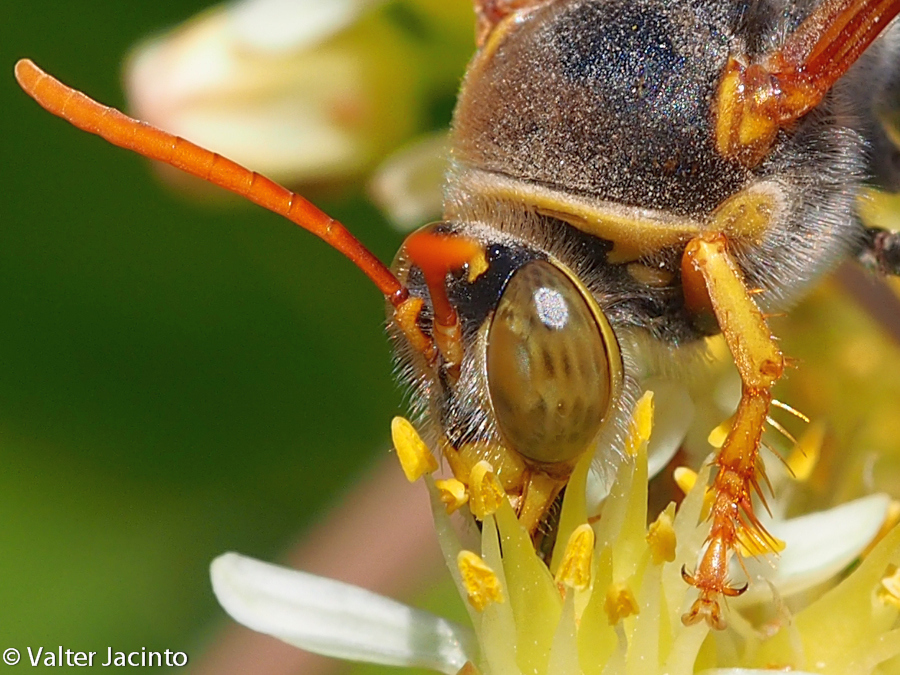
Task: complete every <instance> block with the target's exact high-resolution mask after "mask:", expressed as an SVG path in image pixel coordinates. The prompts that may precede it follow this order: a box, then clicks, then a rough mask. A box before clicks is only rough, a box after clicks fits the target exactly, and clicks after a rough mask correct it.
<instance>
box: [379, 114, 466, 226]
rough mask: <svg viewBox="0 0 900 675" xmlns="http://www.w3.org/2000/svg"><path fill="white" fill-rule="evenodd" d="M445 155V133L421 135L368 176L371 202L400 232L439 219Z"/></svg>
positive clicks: (446, 151)
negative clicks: (373, 202)
mask: <svg viewBox="0 0 900 675" xmlns="http://www.w3.org/2000/svg"><path fill="white" fill-rule="evenodd" d="M449 155H450V140H449V138H448V133H447V132H446V131H441V132H437V133H433V134H429V135H427V136H421V137H419V138H417V139H416V140H414V141H413V142H412V143H409V144H408V145H406V146H405V147H403V148H401V149H400V150H398V151H397V152H395V153H393V154H392V155H391V156H390V157H388V158H387V159H386V160H385V161H384V162H382V164H381V166H379V167H378V169H377V171H376V172H375V175H374V176H372V180H371V181H370V182H369V192H370V193H371V195H372V199H373V200H374V201H375V203H376V204H378V206H379V208H381V210H382V211H384V212H385V214H386V215H387V216H388V218H390V219H391V222H392V224H393V225H394V226H395V227H396V228H397V229H398V230H399V231H400V232H412V231H413V230H414V229H415V228H417V227H419V226H421V225H424V224H425V223H427V222H429V221H431V220H437V219H438V218H440V216H441V207H442V204H443V200H444V194H443V187H444V175H445V174H446V172H447V163H448V157H449Z"/></svg>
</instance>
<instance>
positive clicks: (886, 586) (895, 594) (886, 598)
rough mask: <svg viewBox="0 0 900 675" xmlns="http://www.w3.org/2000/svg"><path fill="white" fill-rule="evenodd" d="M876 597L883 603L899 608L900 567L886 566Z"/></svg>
mask: <svg viewBox="0 0 900 675" xmlns="http://www.w3.org/2000/svg"><path fill="white" fill-rule="evenodd" d="M878 598H879V599H880V600H881V601H882V602H883V603H885V604H887V605H893V606H894V607H896V608H897V609H900V567H897V566H896V565H890V566H889V567H888V570H887V573H886V574H885V575H884V578H883V579H882V580H881V588H879V589H878Z"/></svg>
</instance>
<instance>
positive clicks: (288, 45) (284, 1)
mask: <svg viewBox="0 0 900 675" xmlns="http://www.w3.org/2000/svg"><path fill="white" fill-rule="evenodd" d="M381 1H382V0H244V1H243V2H239V3H237V4H235V5H233V6H232V7H230V8H229V16H230V18H231V25H232V30H233V31H234V34H235V36H236V37H237V39H238V40H240V41H241V42H243V43H244V44H245V46H247V47H250V48H253V49H258V50H260V51H270V52H278V51H287V50H291V51H294V50H298V49H304V48H306V47H309V46H310V45H313V44H316V43H317V42H319V41H321V40H325V39H326V38H329V37H331V36H332V35H334V34H335V33H337V32H338V31H340V30H341V29H342V28H344V27H346V26H348V25H350V24H351V23H353V22H354V21H355V20H356V19H357V18H358V17H359V15H360V14H362V13H363V12H364V11H365V10H366V9H369V8H370V7H373V6H375V5H377V4H380V2H381Z"/></svg>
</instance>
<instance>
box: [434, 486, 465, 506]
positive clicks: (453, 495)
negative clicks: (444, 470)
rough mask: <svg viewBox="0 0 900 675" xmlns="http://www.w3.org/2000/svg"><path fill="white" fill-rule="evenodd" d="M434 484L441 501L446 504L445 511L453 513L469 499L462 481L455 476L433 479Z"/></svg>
mask: <svg viewBox="0 0 900 675" xmlns="http://www.w3.org/2000/svg"><path fill="white" fill-rule="evenodd" d="M434 486H435V487H436V488H437V489H438V492H440V495H441V501H442V502H443V503H444V504H445V505H446V506H447V513H453V512H454V511H456V510H457V509H458V508H460V507H461V506H462V505H463V504H465V503H466V502H467V501H469V493H468V492H466V486H465V485H463V483H462V481H458V480H456V479H455V478H448V479H446V480H436V481H434Z"/></svg>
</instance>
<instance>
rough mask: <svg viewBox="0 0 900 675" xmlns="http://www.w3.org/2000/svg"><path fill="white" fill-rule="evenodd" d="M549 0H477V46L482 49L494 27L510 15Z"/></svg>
mask: <svg viewBox="0 0 900 675" xmlns="http://www.w3.org/2000/svg"><path fill="white" fill-rule="evenodd" d="M548 1H549V0H475V17H476V20H477V23H476V28H475V34H476V39H477V44H478V46H479V47H481V46H482V45H483V44H484V43H485V41H486V40H487V38H488V36H489V35H490V34H491V31H493V30H494V27H495V26H496V25H497V24H498V23H500V22H501V21H502V20H503V19H505V18H506V17H507V16H509V15H510V14H515V13H516V12H517V11H519V10H520V9H528V8H530V7H534V6H536V5H543V4H546V3H547V2H548Z"/></svg>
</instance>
